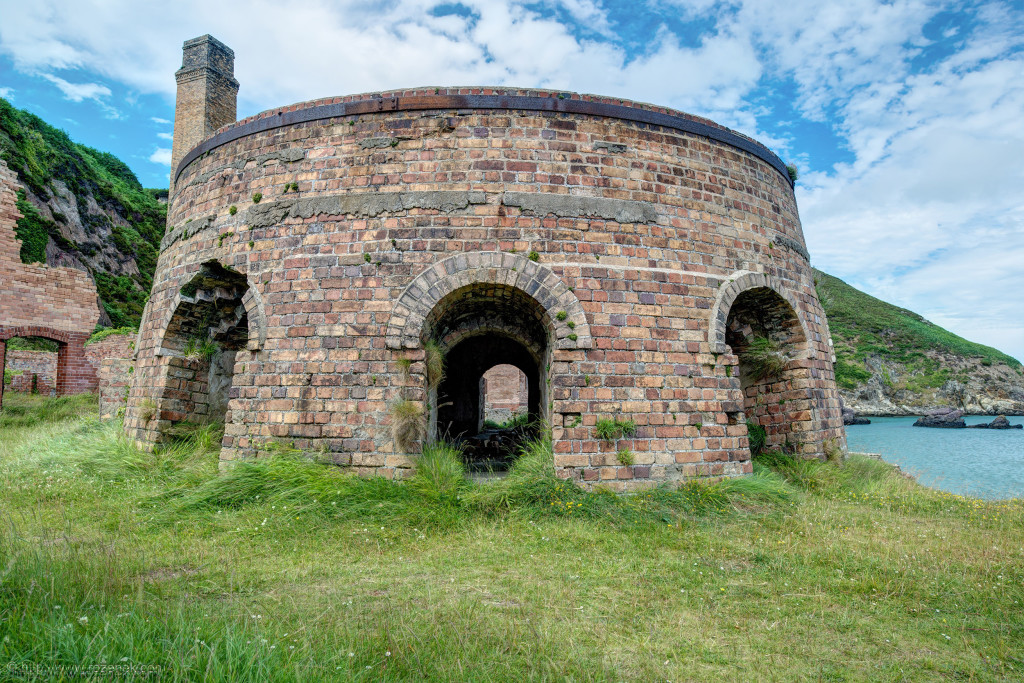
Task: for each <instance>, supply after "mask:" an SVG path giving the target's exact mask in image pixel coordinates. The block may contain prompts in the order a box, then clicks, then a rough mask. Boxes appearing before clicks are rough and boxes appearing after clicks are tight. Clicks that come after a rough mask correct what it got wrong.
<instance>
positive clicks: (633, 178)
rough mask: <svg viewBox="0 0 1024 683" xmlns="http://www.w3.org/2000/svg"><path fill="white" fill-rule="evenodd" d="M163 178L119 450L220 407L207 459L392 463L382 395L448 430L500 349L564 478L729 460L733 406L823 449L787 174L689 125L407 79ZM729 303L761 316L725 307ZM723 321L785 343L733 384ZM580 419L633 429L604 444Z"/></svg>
mask: <svg viewBox="0 0 1024 683" xmlns="http://www.w3.org/2000/svg"><path fill="white" fill-rule="evenodd" d="M172 173H173V174H174V181H175V191H174V193H173V195H172V197H171V200H170V206H169V213H168V230H167V235H166V237H165V239H164V242H163V245H162V251H161V255H160V259H159V262H158V266H157V272H156V277H155V281H154V287H153V292H152V296H151V299H150V302H149V304H148V306H147V309H146V312H145V314H144V320H143V326H142V329H141V332H140V336H139V340H140V341H139V359H138V369H137V373H136V374H137V379H136V381H135V383H134V385H133V388H132V391H131V396H130V399H129V406H128V411H127V416H126V423H125V425H126V429H127V430H128V432H129V433H130V434H131V435H132V436H133V437H134V438H135V439H137V440H138V441H140V442H142V443H156V442H159V441H160V440H161V439H162V438H163V436H162V435H163V434H165V433H166V432H167V431H168V430H170V429H171V428H172V427H173V426H174V424H175V423H176V422H179V421H181V420H185V419H223V420H224V421H225V423H226V428H225V435H224V440H223V443H222V450H221V458H222V459H223V460H225V461H230V460H233V459H236V458H246V457H254V456H258V455H260V454H261V453H263V452H266V451H267V450H268V448H267V446H268V444H270V443H271V442H273V441H275V440H284V441H287V442H289V443H291V444H294V445H295V446H296V447H298V448H304V449H310V450H319V451H326V452H328V453H331V454H333V459H334V461H335V462H336V463H338V464H342V465H347V466H351V467H352V468H353V469H354V470H355V471H356V472H359V473H367V474H379V475H383V476H388V477H396V476H405V474H406V473H408V472H409V471H410V468H411V467H412V466H413V465H414V463H415V457H416V452H417V447H416V446H415V445H413V446H412V447H411V448H403V447H401V446H400V445H398V444H397V443H396V440H395V438H394V433H393V430H392V425H393V424H394V423H395V422H396V421H397V420H400V419H402V418H401V417H400V415H401V412H402V411H400V410H398V409H397V408H398V407H402V408H407V407H408V406H409V405H410V404H411V405H413V406H418V407H419V408H418V410H420V411H421V412H422V415H423V416H424V420H425V422H426V433H427V435H428V438H430V437H432V436H439V437H444V436H449V437H451V436H453V435H454V436H458V434H464V433H466V432H467V430H471V429H472V427H473V425H475V424H476V423H477V422H478V421H479V419H480V412H479V411H480V406H481V403H482V402H481V400H480V393H479V389H480V387H482V385H483V382H482V377H483V375H484V373H485V372H486V371H487V370H489V369H490V368H491V367H493V366H494V365H499V364H508V365H513V366H515V367H516V368H518V369H519V370H521V371H522V372H523V373H524V374H525V375H526V376H527V394H528V399H527V402H528V405H529V410H530V413H531V416H534V417H536V418H537V419H538V420H541V421H544V422H546V423H547V424H549V425H551V430H552V439H553V444H554V460H553V463H552V465H553V467H554V469H555V471H556V472H557V474H558V475H559V476H561V477H565V478H568V479H572V480H574V481H577V482H579V483H580V484H581V485H583V486H588V485H591V484H593V483H598V482H601V483H604V484H606V485H608V486H610V487H612V488H616V489H628V488H637V487H643V486H650V485H654V484H657V483H659V482H664V481H677V480H682V479H686V478H691V477H707V476H734V475H740V474H744V473H748V472H750V471H751V461H750V451H749V448H748V440H747V426H746V418H747V417H756V418H758V419H762V418H764V419H766V421H769V425H768V427H769V438H770V440H771V442H772V444H773V445H777V446H780V447H787V448H790V449H792V450H793V451H795V452H798V453H801V454H803V455H806V456H809V457H810V456H821V455H823V453H824V451H825V449H826V446H828V445H830V444H834V445H835V446H836V447H838V448H844V447H845V443H844V432H843V428H842V421H841V416H840V413H839V405H838V394H837V391H836V385H835V381H834V375H833V369H832V356H831V348H830V339H829V333H828V327H827V324H826V322H825V315H824V312H823V311H822V309H821V306H820V304H819V302H818V300H817V297H816V294H815V290H814V282H813V275H812V271H811V268H810V264H809V263H808V256H807V252H806V249H805V247H804V245H803V234H802V231H801V228H800V223H799V217H798V215H797V208H796V202H795V198H794V195H793V188H792V183H791V182H790V180H789V178H788V175H787V173H786V170H785V167H784V166H783V164H782V163H781V162H780V161H779V160H778V158H777V157H775V156H774V155H773V154H772V153H771V152H769V151H768V150H767V149H765V148H764V147H762V146H761V145H759V144H757V143H756V142H754V141H752V140H750V139H749V138H744V137H743V136H740V135H738V134H736V133H733V132H732V131H728V130H726V129H724V128H722V127H721V126H718V125H717V124H714V123H713V122H710V121H706V120H703V119H698V118H696V117H692V116H689V115H686V114H683V113H680V112H674V111H671V110H666V109H662V108H657V107H651V106H649V105H639V104H635V103H629V102H623V101H621V100H617V99H616V100H612V99H608V98H598V97H592V96H580V95H576V94H569V93H557V92H544V91H526V90H513V89H495V90H490V89H443V88H441V89H435V88H429V89H424V90H410V91H404V92H393V93H382V94H375V95H363V96H351V97H342V98H331V99H327V100H320V101H316V102H309V103H304V104H297V105H292V106H290V107H286V108H283V109H280V110H273V111H269V112H265V113H263V114H260V115H257V116H255V117H252V118H250V119H246V120H244V121H240V122H238V123H235V124H232V125H230V126H227V127H225V128H222V129H221V130H219V131H217V132H216V133H215V134H214V135H213V136H212V137H211V138H209V139H208V140H206V141H204V142H203V143H201V144H200V146H199V147H197V148H195V149H193V150H191V151H190V152H188V153H187V154H186V155H185V157H184V158H183V160H182V163H181V164H180V165H179V167H177V168H176V169H174V170H173V171H172ZM752 301H753V302H756V303H757V306H768V308H770V310H771V315H768V316H766V317H765V318H764V319H763V320H760V319H758V320H747V319H746V318H742V316H741V315H740V314H743V315H745V311H747V310H748V309H749V308H750V304H751V302H752ZM757 306H754V308H756V307H757ZM766 310H767V309H766ZM737 316H739V317H741V318H742V320H740V321H738V322H737ZM729 330H731V332H730V333H729V335H727V334H726V332H727V331H729ZM745 331H746V332H745ZM744 334H748V335H755V334H757V335H760V334H763V335H768V336H770V337H772V338H773V339H777V340H778V343H779V344H781V345H783V346H784V351H783V352H784V353H785V358H786V363H785V367H784V368H783V369H781V370H780V371H779V372H778V373H777V375H776V376H774V377H772V378H771V381H770V382H769V381H761V382H754V381H752V380H751V379H750V377H749V376H747V375H748V374H749V363H747V364H745V363H744V362H743V361H742V360H741V354H740V353H739V352H740V351H741V350H742V349H744V348H746V347H747V346H748V345H749V344H750V339H748V338H747V337H744V336H743V335H744ZM727 336H728V339H727ZM730 344H733V345H735V347H736V348H733V346H730ZM204 349H205V350H204ZM438 352H440V353H441V354H444V358H445V366H444V373H443V375H437V374H435V373H434V371H433V370H432V368H433V367H434V365H435V363H434V362H433V361H434V358H435V356H436V355H437V353H438ZM218 386H219V387H222V389H221V390H219V391H220V393H222V394H226V398H224V399H217V398H216V395H217V394H218V390H215V387H218ZM218 401H220V402H218ZM215 405H217V406H220V407H218V408H216V409H214V406H215ZM408 412H409V411H406V413H408ZM412 413H413V414H415V411H412ZM603 417H609V418H615V419H619V420H623V421H625V420H632V421H633V422H634V423H635V424H636V425H637V429H636V433H635V434H633V435H631V436H628V437H625V438H623V439H620V440H619V442H618V443H617V444H613V443H610V442H607V441H604V440H602V439H601V438H599V437H598V435H597V434H596V430H595V425H596V423H597V421H598V420H599V419H601V418H603ZM769 418H770V419H769ZM617 448H629V449H630V450H631V451H632V452H633V456H634V463H635V464H633V465H630V466H623V465H621V464H619V462H618V460H617V458H616V453H615V451H616V449H617Z"/></svg>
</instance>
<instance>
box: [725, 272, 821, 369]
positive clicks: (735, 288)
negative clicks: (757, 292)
mask: <svg viewBox="0 0 1024 683" xmlns="http://www.w3.org/2000/svg"><path fill="white" fill-rule="evenodd" d="M760 288H764V289H770V290H772V291H773V292H774V293H775V294H777V295H779V296H780V297H782V299H784V300H785V301H786V303H788V304H789V306H790V308H792V309H793V315H794V317H795V318H796V321H797V322H798V323H799V325H800V331H801V334H802V336H803V338H804V339H809V338H810V335H808V334H807V328H806V326H805V325H804V321H803V320H801V319H800V316H799V315H797V313H796V312H797V311H799V310H800V307H799V306H798V305H797V302H796V298H794V296H793V295H792V294H791V293H790V292H789V290H788V289H786V287H784V286H783V284H782V283H781V282H780V281H779V280H778V279H776V278H774V277H772V276H770V275H765V274H764V273H752V272H750V271H744V270H741V271H737V272H736V273H733V275H732V276H730V277H729V278H727V279H726V280H725V282H723V283H722V285H721V286H720V287H719V288H718V294H717V295H716V296H715V304H714V306H712V307H711V318H710V324H709V326H708V345H709V346H710V347H711V353H728V352H729V346H728V344H727V343H726V340H725V338H726V332H727V331H728V320H729V311H730V310H732V305H733V304H734V303H735V302H736V298H737V297H739V296H740V294H742V293H743V292H746V291H748V290H751V289H760ZM806 352H807V357H808V358H810V359H813V358H814V357H815V352H814V346H813V345H812V344H808V345H807V349H806Z"/></svg>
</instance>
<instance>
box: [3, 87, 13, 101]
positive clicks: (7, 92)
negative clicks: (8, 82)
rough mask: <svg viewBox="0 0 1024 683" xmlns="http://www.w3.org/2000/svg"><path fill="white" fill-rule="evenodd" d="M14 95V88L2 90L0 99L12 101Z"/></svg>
mask: <svg viewBox="0 0 1024 683" xmlns="http://www.w3.org/2000/svg"><path fill="white" fill-rule="evenodd" d="M13 93H14V88H0V97H4V98H7V99H10V98H11V95H12V94H13Z"/></svg>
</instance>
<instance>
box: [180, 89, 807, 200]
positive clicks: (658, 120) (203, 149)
mask: <svg viewBox="0 0 1024 683" xmlns="http://www.w3.org/2000/svg"><path fill="white" fill-rule="evenodd" d="M426 110H469V111H473V110H500V111H510V110H516V111H542V112H552V113H562V114H579V115H584V116H601V117H605V118H612V119H620V120H622V121H631V122H633V123H641V124H647V125H652V126H662V127H664V128H670V129H672V130H678V131H682V132H684V133H692V134H693V135H699V136H701V137H705V138H708V139H711V140H715V141H716V142H721V143H724V144H727V145H730V146H732V147H736V148H738V149H741V150H743V151H744V152H748V153H749V154H752V155H754V156H755V157H757V158H758V159H760V160H762V161H764V162H765V163H767V164H768V165H770V166H771V167H772V168H774V169H775V170H776V171H778V172H779V174H781V175H782V177H783V178H784V179H785V180H786V182H787V183H788V184H789V186H790V187H792V186H793V181H792V180H791V179H790V177H789V172H788V171H787V170H786V165H785V164H784V163H782V160H781V159H780V158H779V157H778V156H776V155H775V154H774V153H773V152H772V151H771V150H769V149H768V148H767V147H764V146H763V145H761V144H759V143H757V142H754V141H753V140H751V139H749V138H747V137H744V136H742V135H740V134H738V133H735V132H733V131H731V130H728V129H726V128H718V127H715V126H711V125H708V124H706V123H702V122H700V121H695V120H693V119H689V118H686V117H684V116H677V115H673V114H665V113H662V112H658V111H652V110H649V109H642V108H640V107H633V106H629V105H624V104H609V103H606V102H593V101H589V100H581V99H573V98H571V97H568V98H564V99H563V98H560V97H530V96H525V95H412V96H408V97H375V98H368V99H364V100H356V101H353V102H338V103H334V104H321V105H316V106H311V107H304V108H302V109H296V110H294V111H278V112H277V113H276V114H271V115H269V116H262V117H260V118H258V119H253V120H251V121H247V122H245V123H242V124H239V125H237V126H234V127H232V128H229V129H227V130H225V131H222V132H220V133H217V134H216V135H214V136H213V137H210V138H208V139H206V140H204V141H203V142H201V143H200V144H199V145H198V146H197V147H195V148H194V149H192V150H191V151H190V152H189V153H188V154H186V155H185V158H183V159H182V160H181V163H179V164H178V168H177V169H175V171H174V182H175V184H177V182H178V177H179V176H180V175H181V173H182V171H184V170H185V168H186V167H187V166H188V165H189V164H190V163H192V162H193V161H195V160H196V159H197V158H199V157H200V156H202V155H203V154H206V153H207V152H209V151H210V150H213V149H216V148H217V147H220V146H221V145H224V144H227V143H228V142H232V141H233V140H238V139H239V138H243V137H246V136H248V135H253V134H255V133H262V132H264V131H268V130H274V129H276V128H283V127H285V126H292V125H295V124H298V123H307V122H310V121H322V120H325V119H333V118H338V117H342V116H357V115H359V114H376V113H379V112H387V111H426Z"/></svg>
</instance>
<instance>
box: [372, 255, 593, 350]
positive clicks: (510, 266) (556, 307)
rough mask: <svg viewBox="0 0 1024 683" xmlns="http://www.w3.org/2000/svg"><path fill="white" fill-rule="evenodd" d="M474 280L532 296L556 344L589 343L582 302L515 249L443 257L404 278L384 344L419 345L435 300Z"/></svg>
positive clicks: (581, 346) (577, 345)
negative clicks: (545, 314) (406, 278)
mask: <svg viewBox="0 0 1024 683" xmlns="http://www.w3.org/2000/svg"><path fill="white" fill-rule="evenodd" d="M479 284H493V285H501V286H507V287H512V288H515V289H519V290H522V291H523V292H525V293H526V294H528V295H529V296H531V297H532V298H534V299H536V300H537V302H538V303H539V304H540V305H541V306H542V307H543V309H544V310H545V312H546V313H547V315H548V317H549V318H550V323H551V325H552V328H553V330H554V337H555V339H554V345H555V348H558V349H589V348H591V347H592V346H593V343H594V342H593V339H592V338H591V336H590V325H589V324H587V316H586V313H584V311H583V306H582V305H581V304H580V302H579V299H577V298H576V295H575V294H573V293H572V291H571V290H570V289H569V288H568V287H567V286H566V285H565V283H563V282H562V280H561V278H559V277H558V276H557V275H555V273H554V272H552V271H551V269H549V268H547V267H545V266H542V265H540V264H539V263H536V262H535V261H531V260H530V259H528V258H526V257H525V256H521V255H519V254H509V253H506V252H500V251H481V252H473V253H467V254H458V255H456V256H451V257H449V258H446V259H444V260H443V261H440V262H438V263H435V264H434V265H433V266H431V267H430V268H427V269H426V270H425V271H423V272H422V273H420V274H419V275H417V276H416V277H415V278H414V279H413V281H412V282H410V283H409V285H408V286H407V287H406V288H405V291H403V292H402V294H401V296H399V297H398V301H397V302H396V303H395V306H394V308H393V309H392V313H391V320H390V321H389V322H388V327H387V333H386V341H387V346H388V348H389V349H396V350H397V349H403V348H406V349H415V348H419V346H420V335H421V334H422V332H423V324H424V322H425V321H426V319H427V316H428V315H430V312H431V311H432V310H433V309H434V307H435V306H436V305H437V304H438V302H440V301H441V300H442V299H443V298H444V297H446V296H448V295H449V294H451V293H452V292H454V291H455V290H457V289H460V288H462V287H468V286H471V285H479ZM563 311H564V312H565V315H564V316H563V315H560V314H561V313H562V312H563ZM560 318H561V319H560ZM570 323H572V324H571V325H570Z"/></svg>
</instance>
